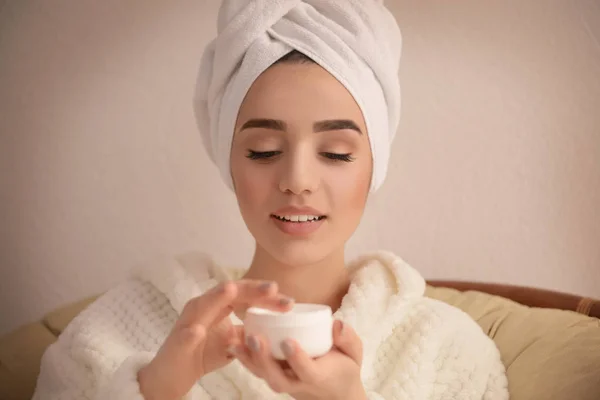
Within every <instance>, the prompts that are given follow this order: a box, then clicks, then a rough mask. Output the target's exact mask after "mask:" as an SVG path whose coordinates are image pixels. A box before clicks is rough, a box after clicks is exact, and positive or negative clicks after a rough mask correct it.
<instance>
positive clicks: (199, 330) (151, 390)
mask: <svg viewBox="0 0 600 400" xmlns="http://www.w3.org/2000/svg"><path fill="white" fill-rule="evenodd" d="M292 303H293V300H291V299H289V298H288V297H285V296H283V295H281V294H280V293H279V291H278V288H277V284H275V283H273V282H265V281H254V280H240V281H233V282H226V283H222V284H220V285H218V286H216V287H215V288H213V289H211V290H210V291H208V292H207V293H205V294H204V295H202V296H199V297H196V298H194V299H192V300H190V301H189V302H188V303H187V304H186V305H185V307H184V309H183V312H182V313H181V316H180V317H179V319H178V320H177V322H176V323H175V326H174V327H173V329H172V331H171V333H170V334H169V336H168V337H167V339H166V340H165V342H164V343H163V345H162V347H161V348H160V350H159V351H158V353H157V354H156V356H155V357H154V359H153V360H152V361H151V362H150V363H149V364H148V365H147V366H145V367H144V368H142V369H141V370H140V371H139V372H138V382H139V384H140V391H141V393H142V395H143V396H144V398H145V399H146V400H154V399H159V400H171V399H173V400H174V399H180V398H182V397H183V396H185V395H186V394H187V393H188V392H189V391H190V389H191V388H192V386H193V385H194V384H195V383H196V381H197V380H198V379H200V378H201V377H202V376H204V375H206V374H208V373H209V372H212V371H214V370H216V369H218V368H221V367H223V366H225V365H227V364H228V363H229V362H231V360H232V359H233V357H232V356H231V354H230V352H229V351H228V346H229V344H230V342H231V338H236V337H239V335H240V333H241V332H242V327H234V326H233V325H232V324H231V321H230V320H229V318H227V317H228V316H229V314H230V313H231V312H235V313H236V314H238V315H243V314H244V313H245V311H246V309H247V308H248V307H250V306H259V307H263V308H268V309H271V310H274V311H287V310H289V309H290V308H291V306H292Z"/></svg>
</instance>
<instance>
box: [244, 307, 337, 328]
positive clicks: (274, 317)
mask: <svg viewBox="0 0 600 400" xmlns="http://www.w3.org/2000/svg"><path fill="white" fill-rule="evenodd" d="M331 317H332V312H331V307H329V306H326V305H323V304H309V303H299V304H294V306H293V307H292V309H291V310H289V311H286V312H278V311H271V310H267V309H264V308H260V307H250V308H249V309H248V310H247V311H246V318H245V319H244V322H245V323H253V324H259V325H270V326H282V325H284V326H299V325H300V326H302V325H312V324H316V323H322V322H327V321H331Z"/></svg>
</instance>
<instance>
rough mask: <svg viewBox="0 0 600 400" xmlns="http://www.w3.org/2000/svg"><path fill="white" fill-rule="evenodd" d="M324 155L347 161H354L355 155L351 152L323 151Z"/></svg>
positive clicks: (335, 159) (332, 158)
mask: <svg viewBox="0 0 600 400" xmlns="http://www.w3.org/2000/svg"><path fill="white" fill-rule="evenodd" d="M321 155H322V156H324V157H326V158H329V159H330V160H333V161H345V162H351V161H354V157H352V154H351V153H346V154H340V153H321Z"/></svg>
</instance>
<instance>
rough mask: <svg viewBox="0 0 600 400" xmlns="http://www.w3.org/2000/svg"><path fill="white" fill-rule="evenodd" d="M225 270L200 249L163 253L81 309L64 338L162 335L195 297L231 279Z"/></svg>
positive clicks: (125, 337)
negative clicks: (219, 281)
mask: <svg viewBox="0 0 600 400" xmlns="http://www.w3.org/2000/svg"><path fill="white" fill-rule="evenodd" d="M226 274H227V271H226V270H225V269H222V268H219V267H218V266H217V265H216V264H214V263H213V262H212V261H211V259H210V257H208V256H207V255H205V254H203V253H199V252H188V253H183V254H180V255H177V256H172V257H166V256H163V257H159V258H155V259H153V260H152V261H151V262H146V263H143V264H140V265H138V266H136V267H134V268H133V269H132V271H131V272H130V273H129V274H128V275H127V276H126V278H125V279H123V280H122V281H121V282H119V283H118V284H116V285H115V286H113V287H112V288H110V289H109V290H107V291H106V292H104V293H103V294H102V295H100V296H99V297H98V298H97V299H96V300H95V301H94V302H92V303H91V304H90V305H88V306H87V307H86V308H85V309H84V310H83V311H82V312H80V313H79V314H78V315H77V316H76V317H75V318H74V319H73V320H72V321H71V323H70V324H69V325H68V326H67V328H66V329H65V330H64V332H63V334H62V335H61V336H63V337H64V338H63V339H62V340H68V339H67V338H69V337H71V338H74V337H78V338H79V339H84V340H91V339H93V338H96V337H105V338H107V337H113V338H115V339H119V340H122V339H127V337H128V336H131V335H132V332H136V333H135V335H138V334H139V335H152V334H153V332H156V333H158V334H161V335H162V333H165V332H168V329H170V327H171V326H172V324H173V323H174V322H175V320H176V318H177V316H178V315H179V314H180V313H181V310H182V309H183V307H184V306H185V304H186V303H187V302H188V301H189V300H190V299H191V298H193V297H195V296H197V295H200V294H201V293H202V292H203V291H205V290H207V288H209V287H211V286H213V285H214V284H215V282H216V281H218V280H220V279H226ZM135 335H134V336H135Z"/></svg>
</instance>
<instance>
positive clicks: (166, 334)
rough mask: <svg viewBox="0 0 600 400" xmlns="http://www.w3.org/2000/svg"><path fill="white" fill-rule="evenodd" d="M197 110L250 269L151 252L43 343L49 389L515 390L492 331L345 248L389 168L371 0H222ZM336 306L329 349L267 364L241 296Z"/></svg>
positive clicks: (409, 394)
mask: <svg viewBox="0 0 600 400" xmlns="http://www.w3.org/2000/svg"><path fill="white" fill-rule="evenodd" d="M218 31H219V34H218V36H217V38H216V39H215V40H214V41H213V42H212V43H211V44H210V45H209V46H208V48H207V49H206V51H205V54H204V57H203V60H202V66H201V68H200V74H199V80H198V88H197V97H196V102H195V111H196V115H197V118H198V122H199V126H200V130H201V133H202V134H203V138H204V143H205V145H206V149H207V152H208V154H209V155H210V157H211V158H212V160H213V161H214V162H215V164H216V165H217V167H218V168H219V170H220V171H221V174H222V176H223V178H224V179H225V181H226V183H227V184H229V185H230V187H231V188H232V189H233V191H234V193H235V195H236V197H237V200H238V204H239V208H240V211H241V214H242V217H243V219H244V221H245V223H246V226H247V227H248V229H249V231H250V233H251V234H252V235H253V237H254V238H255V240H256V250H255V253H254V257H253V259H252V261H251V263H250V266H249V268H245V269H227V268H224V267H222V266H219V265H217V264H216V263H214V262H213V261H212V260H211V259H210V258H208V257H207V256H203V255H200V254H187V255H183V256H180V257H177V258H174V259H172V260H169V259H167V260H161V261H160V262H157V263H156V265H152V266H148V267H147V268H144V269H143V270H142V271H140V273H139V274H137V275H136V276H135V277H133V278H132V279H130V280H128V281H127V282H124V283H123V284H121V285H119V286H118V287H116V288H115V289H113V290H111V291H109V292H107V293H106V294H104V295H103V296H102V297H101V298H100V299H99V300H97V301H96V302H95V303H94V304H92V305H91V306H90V307H88V309H86V310H85V311H84V312H83V313H81V314H80V315H79V316H78V317H77V318H76V319H74V320H73V322H72V323H71V324H70V325H69V326H68V328H67V329H66V330H65V332H64V333H63V334H62V335H61V336H60V338H59V340H58V342H57V343H55V344H53V345H52V346H51V347H50V348H49V349H48V350H47V352H46V353H45V355H44V358H43V361H42V369H41V374H40V377H39V379H38V386H37V390H36V393H35V395H34V400H42V399H64V400H71V399H73V400H74V399H128V400H131V399H146V400H155V399H156V400H175V399H182V398H187V399H210V398H215V399H275V398H295V399H323V400H325V399H327V400H329V399H334V400H335V399H339V400H364V399H411V400H414V399H419V400H425V399H469V400H471V399H473V400H474V399H478V400H481V399H485V400H500V399H507V398H508V389H507V381H506V375H505V370H504V367H503V364H502V361H501V359H500V355H499V352H498V350H497V349H496V347H495V345H494V343H493V342H492V341H491V340H490V339H489V338H488V337H487V336H486V335H485V333H484V332H482V331H481V329H480V328H479V327H478V325H477V324H476V323H475V322H474V321H472V320H471V319H470V318H469V317H468V316H467V315H466V314H464V313H462V312H461V311H459V310H458V309H455V308H453V307H451V306H448V305H446V304H444V303H441V302H437V301H434V300H432V299H428V298H425V297H424V296H423V293H424V290H425V281H424V280H423V278H422V277H421V276H420V274H419V273H418V272H417V271H416V270H414V269H413V268H411V267H410V266H408V265H407V264H406V263H404V262H403V261H402V260H401V259H400V258H398V257H397V256H395V255H393V254H390V253H387V252H379V253H375V254H371V255H365V256H364V257H361V258H360V259H358V260H356V261H354V262H352V263H350V264H349V265H348V264H346V261H345V259H344V246H345V243H346V241H347V240H348V239H349V238H350V236H351V235H352V233H353V232H354V231H355V229H356V227H357V225H358V223H359V221H360V219H361V216H362V213H363V210H364V207H365V202H366V200H367V196H368V194H369V192H370V191H373V190H375V189H377V188H378V187H379V186H380V185H381V183H382V181H383V178H384V177H385V171H386V168H387V161H388V154H389V147H390V142H391V138H392V137H393V135H394V134H395V131H396V129H397V125H398V115H399V85H398V82H397V68H398V60H399V54H400V33H399V30H398V27H397V25H396V22H395V21H394V19H393V17H392V16H391V15H390V14H389V12H388V11H387V10H386V9H385V8H384V6H383V4H382V3H381V2H378V1H375V0H345V1H344V2H343V3H342V2H339V1H337V0H305V1H292V0H289V1H284V0H278V1H276V0H270V1H266V0H264V1H260V0H237V1H233V0H231V1H225V2H224V3H223V5H222V8H221V11H220V14H219V21H218ZM294 301H296V302H302V303H319V304H327V305H329V306H331V307H332V309H333V310H334V311H335V314H334V316H335V318H336V323H335V324H334V328H333V332H332V335H333V339H334V348H333V349H332V350H331V351H330V352H329V353H328V354H326V355H325V356H323V357H319V358H317V359H312V358H310V357H308V356H307V355H306V353H304V351H303V349H302V348H301V347H300V346H299V345H298V344H297V343H295V342H294V341H292V340H286V341H284V342H282V343H280V344H279V345H280V346H281V348H282V351H283V352H284V354H285V355H286V358H287V359H286V361H287V362H286V363H281V362H277V361H276V360H275V359H274V358H273V357H272V355H271V354H270V352H269V350H268V349H269V343H267V340H266V338H265V337H258V336H257V337H255V336H252V337H249V338H247V340H245V339H244V337H245V335H244V328H243V324H242V321H241V320H242V319H243V316H244V311H245V310H246V309H247V308H248V307H249V306H251V305H258V306H261V307H266V308H270V309H273V310H279V311H285V310H288V309H289V308H290V307H291V306H292V305H293V303H294Z"/></svg>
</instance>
